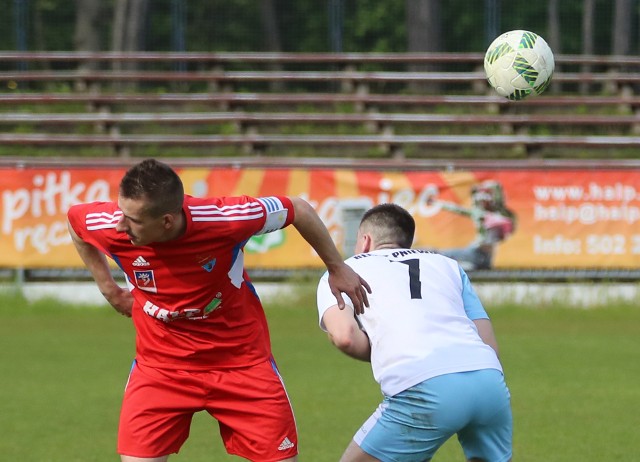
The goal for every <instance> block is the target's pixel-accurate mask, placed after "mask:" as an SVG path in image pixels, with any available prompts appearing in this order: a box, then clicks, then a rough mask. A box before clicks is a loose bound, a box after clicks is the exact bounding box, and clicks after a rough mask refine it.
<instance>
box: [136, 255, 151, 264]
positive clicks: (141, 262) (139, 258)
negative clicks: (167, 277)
mask: <svg viewBox="0 0 640 462" xmlns="http://www.w3.org/2000/svg"><path fill="white" fill-rule="evenodd" d="M150 264H151V263H149V262H148V261H147V260H145V259H144V258H143V257H142V256H139V257H138V258H136V259H135V260H133V266H149V265H150Z"/></svg>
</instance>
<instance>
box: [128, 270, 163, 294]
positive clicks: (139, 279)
mask: <svg viewBox="0 0 640 462" xmlns="http://www.w3.org/2000/svg"><path fill="white" fill-rule="evenodd" d="M133 274H134V276H135V278H136V286H138V289H140V290H144V291H146V292H153V293H156V292H158V289H157V288H156V280H155V278H154V277H153V270H144V271H134V272H133Z"/></svg>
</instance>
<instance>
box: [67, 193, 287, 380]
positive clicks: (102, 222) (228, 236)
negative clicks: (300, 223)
mask: <svg viewBox="0 0 640 462" xmlns="http://www.w3.org/2000/svg"><path fill="white" fill-rule="evenodd" d="M183 211H184V215H185V218H186V231H185V233H184V234H183V235H182V236H181V237H179V238H178V239H174V240H171V241H167V242H162V243H154V244H151V245H148V246H134V245H132V244H131V242H130V241H129V238H128V236H127V234H126V233H122V232H117V231H116V229H115V227H116V224H117V223H118V221H119V220H120V218H121V217H122V211H120V210H119V209H118V206H117V204H116V203H115V202H93V203H87V204H80V205H75V206H73V207H71V208H70V209H69V212H68V217H69V222H70V223H71V226H72V227H73V229H74V231H75V232H76V233H77V235H78V236H79V237H80V238H81V239H82V240H84V241H85V242H87V243H89V244H92V245H93V246H95V247H97V248H98V249H99V250H101V251H102V252H104V253H105V254H106V255H108V256H109V257H111V258H112V259H113V260H114V261H115V262H116V263H117V264H118V266H119V267H120V268H121V269H122V270H123V271H124V273H125V274H126V276H127V279H128V282H129V285H130V289H131V292H132V294H133V296H134V299H135V302H134V306H133V312H132V318H133V322H134V325H135V329H136V334H137V335H136V359H137V361H138V362H140V364H143V365H147V366H152V367H158V368H171V369H185V370H198V369H215V368H229V367H244V366H249V365H253V364H257V363H259V362H261V361H264V360H266V359H268V358H269V357H270V356H271V343H270V339H269V332H268V328H267V322H266V318H265V314H264V310H263V307H262V304H261V302H260V299H259V298H258V295H257V294H256V292H255V290H254V287H253V285H252V284H251V281H250V280H249V278H248V275H247V273H246V271H245V269H244V261H243V247H244V245H245V243H246V242H247V240H248V239H249V238H250V237H251V236H253V235H256V234H263V233H267V232H271V231H275V230H277V229H280V228H284V227H285V226H288V225H289V224H291V223H292V222H293V217H294V212H293V204H292V202H291V201H290V200H289V199H288V198H286V197H276V196H273V197H263V198H257V199H256V198H252V197H247V196H241V197H220V198H208V199H200V198H195V197H191V196H187V195H185V201H184V205H183Z"/></svg>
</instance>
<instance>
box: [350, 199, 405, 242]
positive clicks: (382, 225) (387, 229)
mask: <svg viewBox="0 0 640 462" xmlns="http://www.w3.org/2000/svg"><path fill="white" fill-rule="evenodd" d="M360 227H361V228H363V229H364V230H366V232H369V233H371V234H372V235H373V236H374V238H375V239H376V241H377V242H378V243H379V244H380V243H385V244H389V243H391V244H397V245H399V246H400V247H401V248H405V249H409V248H411V245H412V244H413V238H414V235H415V232H416V222H415V220H414V219H413V217H412V216H411V214H410V213H409V212H408V211H407V210H405V209H404V208H402V207H400V206H399V205H397V204H379V205H376V206H375V207H373V208H371V209H369V210H367V211H366V212H365V214H364V215H363V216H362V220H360Z"/></svg>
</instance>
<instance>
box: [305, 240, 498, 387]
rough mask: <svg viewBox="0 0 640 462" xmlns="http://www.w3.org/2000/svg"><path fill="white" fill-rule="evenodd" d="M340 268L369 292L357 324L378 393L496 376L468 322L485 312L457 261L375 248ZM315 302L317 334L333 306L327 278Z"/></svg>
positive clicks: (492, 359)
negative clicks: (447, 378) (457, 376)
mask: <svg viewBox="0 0 640 462" xmlns="http://www.w3.org/2000/svg"><path fill="white" fill-rule="evenodd" d="M347 264H349V265H350V266H351V267H352V268H353V269H354V270H355V271H356V272H357V273H358V274H359V275H360V276H362V277H363V278H364V279H365V280H366V281H367V282H368V283H369V285H370V286H371V289H372V293H371V294H370V295H369V296H368V298H369V304H370V307H369V308H366V309H365V311H364V313H363V314H361V315H357V320H358V322H359V324H360V325H361V327H362V329H363V330H364V331H365V332H366V333H367V335H368V336H369V339H370V342H371V367H372V369H373V375H374V378H375V379H376V381H377V382H378V383H379V384H380V387H381V389H382V392H383V393H384V394H385V395H386V396H394V395H396V394H397V393H400V392H401V391H403V390H406V389H408V388H410V387H412V386H414V385H416V384H418V383H421V382H423V381H425V380H427V379H430V378H433V377H437V376H440V375H444V374H450V373H456V372H467V371H475V370H481V369H497V370H499V371H501V372H502V367H501V365H500V361H499V360H498V357H497V355H496V352H495V351H494V350H493V349H492V348H491V347H490V346H489V345H487V344H485V343H484V342H483V341H482V339H481V338H480V336H479V335H478V332H477V329H476V326H475V324H474V322H473V320H474V319H482V318H488V316H487V313H486V311H485V309H484V307H483V306H482V303H481V302H480V300H479V298H478V296H477V295H476V293H475V291H474V289H473V288H472V286H471V283H470V281H469V278H468V277H467V275H466V273H465V272H464V271H463V270H462V269H461V268H460V266H459V265H458V263H457V262H455V261H454V260H451V259H449V258H447V257H444V256H442V255H438V254H434V253H430V252H427V251H423V250H417V249H381V250H375V251H372V252H368V253H363V254H359V255H355V256H353V257H351V258H349V259H348V260H347ZM345 299H346V302H347V304H351V301H350V300H348V298H346V297H345ZM317 301H318V310H319V316H320V326H321V327H322V329H323V330H324V329H325V328H324V324H323V322H322V316H323V314H324V313H325V311H326V310H327V309H328V308H330V307H331V306H334V305H336V300H335V297H334V296H333V294H332V293H331V290H330V289H329V284H328V275H327V274H325V275H324V276H323V277H322V278H321V280H320V283H319V286H318V295H317Z"/></svg>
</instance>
